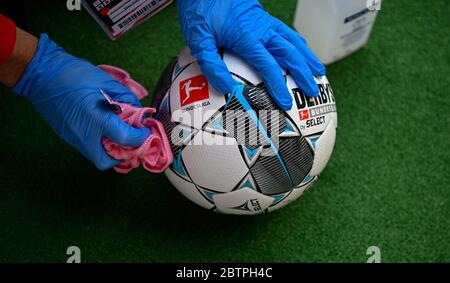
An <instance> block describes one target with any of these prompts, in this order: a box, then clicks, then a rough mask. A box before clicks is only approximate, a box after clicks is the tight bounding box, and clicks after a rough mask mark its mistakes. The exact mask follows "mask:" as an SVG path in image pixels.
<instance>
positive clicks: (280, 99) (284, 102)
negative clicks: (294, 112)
mask: <svg viewBox="0 0 450 283" xmlns="http://www.w3.org/2000/svg"><path fill="white" fill-rule="evenodd" d="M272 97H274V98H275V102H276V104H277V105H278V106H279V107H281V109H283V110H285V111H288V110H291V108H292V96H291V94H290V93H289V91H288V90H287V88H283V89H282V90H280V91H278V92H277V95H272Z"/></svg>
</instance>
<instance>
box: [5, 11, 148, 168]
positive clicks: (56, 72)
mask: <svg viewBox="0 0 450 283" xmlns="http://www.w3.org/2000/svg"><path fill="white" fill-rule="evenodd" d="M0 17H1V18H0V21H3V22H1V24H0V29H2V30H0V43H1V44H0V82H1V83H2V84H5V85H7V86H9V87H13V89H12V90H13V91H14V92H15V93H17V94H19V95H21V96H24V97H25V98H26V99H27V100H28V101H30V103H31V104H32V105H33V107H34V108H35V109H36V111H37V112H38V113H39V114H40V115H41V116H42V117H43V118H44V119H45V120H46V121H47V123H48V124H49V125H50V126H51V128H52V129H53V131H54V132H55V133H56V134H57V135H58V136H59V137H61V138H62V139H63V140H65V141H66V142H67V143H69V144H70V145H72V146H73V147H75V148H76V149H77V150H78V151H79V152H81V153H82V154H83V155H84V156H85V157H86V158H88V159H89V160H90V161H92V163H94V164H95V166H96V167H97V168H99V169H101V170H106V169H109V168H112V167H114V166H117V165H118V164H119V163H120V161H119V160H116V159H114V158H112V157H111V156H109V155H108V154H107V153H106V151H105V149H104V148H103V145H102V138H103V137H107V138H109V139H110V140H112V141H113V142H115V143H117V144H119V145H122V146H129V147H137V146H140V145H141V144H142V143H143V142H144V141H145V140H146V139H147V138H148V137H149V135H150V134H151V132H150V130H149V129H147V128H139V129H138V128H134V127H131V126H129V125H128V124H126V123H125V122H123V121H122V120H121V119H120V118H119V117H118V116H117V115H116V114H115V113H114V112H113V111H112V110H111V109H110V108H108V107H107V105H106V103H105V101H104V97H103V96H102V94H101V91H104V92H106V93H107V94H108V95H109V96H110V97H111V98H112V99H114V100H115V101H117V102H122V103H126V104H130V105H133V106H136V107H140V106H141V104H140V102H139V101H138V100H137V98H136V96H135V95H134V94H133V93H132V92H131V91H130V90H129V89H127V88H126V87H124V86H122V85H121V84H120V83H119V82H118V81H116V80H114V79H113V78H112V77H110V76H109V75H108V74H106V73H105V72H103V71H102V70H100V69H99V68H97V67H96V66H94V65H92V64H91V63H89V62H88V61H86V60H83V59H80V58H77V57H74V56H72V55H70V54H68V53H67V52H66V51H65V50H64V49H63V48H61V47H59V46H58V45H57V44H56V43H55V42H53V41H52V40H51V39H50V38H49V37H48V36H47V35H46V34H43V35H41V36H40V38H39V39H37V38H35V37H34V36H32V35H30V34H28V33H26V32H25V31H22V30H20V29H16V28H15V26H14V25H13V24H11V23H12V22H11V21H10V20H8V19H6V18H5V17H3V16H1V15H0ZM13 27H14V30H13V29H12V28H13Z"/></svg>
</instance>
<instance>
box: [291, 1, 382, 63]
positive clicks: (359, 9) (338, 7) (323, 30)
mask: <svg viewBox="0 0 450 283" xmlns="http://www.w3.org/2000/svg"><path fill="white" fill-rule="evenodd" d="M380 7H381V0H298V2H297V10H296V12H295V19H294V27H295V29H296V30H297V31H298V32H299V33H300V34H301V35H303V36H304V37H305V39H306V41H307V42H308V46H309V47H310V48H311V49H312V50H313V52H314V54H316V56H317V57H318V58H319V60H320V61H322V63H324V64H330V63H333V62H335V61H337V60H339V59H342V58H343V57H345V56H347V55H349V54H351V53H353V52H355V51H356V50H358V49H360V48H361V47H363V46H364V45H366V43H367V41H368V40H369V36H370V33H371V31H372V27H373V24H374V23H375V18H376V16H377V14H378V11H379V10H380Z"/></svg>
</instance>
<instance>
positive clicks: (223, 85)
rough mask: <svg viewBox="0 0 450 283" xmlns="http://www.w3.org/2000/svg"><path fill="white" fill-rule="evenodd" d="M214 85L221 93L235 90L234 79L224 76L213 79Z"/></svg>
mask: <svg viewBox="0 0 450 283" xmlns="http://www.w3.org/2000/svg"><path fill="white" fill-rule="evenodd" d="M210 82H211V84H212V86H213V87H214V88H215V89H216V90H217V91H218V92H220V93H223V94H227V93H230V92H232V91H233V85H234V81H233V79H231V77H230V79H227V78H222V79H219V80H214V79H213V80H211V81H210Z"/></svg>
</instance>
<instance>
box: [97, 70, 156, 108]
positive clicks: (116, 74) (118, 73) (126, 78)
mask: <svg viewBox="0 0 450 283" xmlns="http://www.w3.org/2000/svg"><path fill="white" fill-rule="evenodd" d="M97 67H98V68H99V69H100V70H102V71H104V72H105V73H107V74H108V75H110V76H111V77H113V78H114V79H115V80H116V81H118V82H119V83H120V84H121V85H123V86H125V87H127V88H129V89H130V90H131V92H132V93H134V94H135V95H136V97H137V99H139V100H142V99H143V98H145V97H147V95H148V92H147V90H146V89H145V88H144V87H143V86H142V85H141V84H139V83H138V82H136V81H135V80H133V79H132V78H131V76H130V74H129V73H128V72H127V71H125V70H122V69H120V68H118V67H114V66H109V65H98V66H97Z"/></svg>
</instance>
